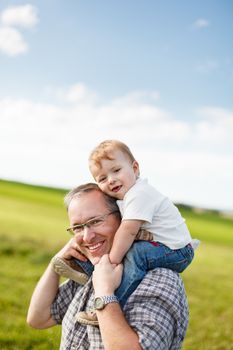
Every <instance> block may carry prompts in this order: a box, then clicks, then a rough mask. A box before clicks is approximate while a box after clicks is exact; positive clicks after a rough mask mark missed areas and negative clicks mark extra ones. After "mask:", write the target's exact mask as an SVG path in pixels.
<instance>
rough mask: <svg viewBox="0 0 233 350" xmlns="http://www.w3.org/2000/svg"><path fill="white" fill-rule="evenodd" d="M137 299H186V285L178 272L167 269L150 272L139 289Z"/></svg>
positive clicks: (136, 292) (136, 294)
mask: <svg viewBox="0 0 233 350" xmlns="http://www.w3.org/2000/svg"><path fill="white" fill-rule="evenodd" d="M134 293H135V297H136V298H140V297H142V296H144V297H146V298H148V299H149V298H150V297H156V296H157V297H160V298H162V299H163V298H166V299H169V300H170V301H171V302H172V300H174V301H175V300H177V299H183V300H185V299H186V294H185V289H184V284H183V281H182V279H181V277H180V276H179V274H178V273H177V272H174V271H172V270H169V269H165V268H156V269H154V270H151V271H149V272H148V273H147V274H146V276H145V277H144V279H143V280H142V281H141V283H140V284H139V286H138V287H137V289H136V291H135V292H134Z"/></svg>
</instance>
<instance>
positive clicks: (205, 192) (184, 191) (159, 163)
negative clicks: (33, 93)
mask: <svg viewBox="0 0 233 350" xmlns="http://www.w3.org/2000/svg"><path fill="white" fill-rule="evenodd" d="M74 86H76V87H79V88H80V87H81V86H82V88H83V89H77V91H76V92H77V95H75V96H76V97H75V98H74V100H75V101H78V102H77V103H73V99H71V100H72V103H70V104H66V105H65V106H64V105H62V107H61V106H59V105H57V104H54V103H53V104H52V103H50V104H48V103H35V102H33V101H30V100H14V99H4V100H0V122H1V128H0V159H1V168H0V177H8V178H12V179H18V180H23V181H28V182H32V183H41V184H49V185H54V186H65V187H69V188H70V187H72V186H75V185H77V184H79V183H82V182H85V181H89V180H91V176H90V174H89V172H88V167H87V158H88V155H89V152H90V151H91V150H92V148H93V147H94V146H96V144H98V143H99V142H101V141H102V140H104V139H109V138H115V139H120V140H122V141H123V142H126V143H127V144H128V145H129V146H130V148H131V149H132V151H133V153H134V154H135V156H136V158H137V159H138V161H139V162H140V166H141V174H142V176H146V177H148V178H149V179H150V182H151V183H152V184H153V185H154V186H156V187H157V188H158V189H159V190H161V191H162V192H164V193H166V194H167V195H168V196H169V197H171V198H172V199H173V200H176V201H182V202H186V203H190V204H195V205H199V206H204V207H211V208H221V209H233V199H232V198H233V193H232V192H233V190H232V177H233V161H232V153H233V141H232V134H233V111H228V110H226V109H223V108H216V107H213V106H208V107H202V108H200V109H199V110H198V111H197V112H196V119H195V121H190V122H188V121H180V120H176V119H175V118H174V116H173V115H171V114H170V113H168V112H167V111H166V110H163V109H161V108H158V107H157V106H156V105H155V104H154V103H149V102H145V101H141V96H140V94H134V92H132V93H129V94H128V95H126V96H122V97H121V98H116V99H113V100H112V101H110V102H108V103H101V102H100V101H99V100H97V103H94V104H93V101H92V98H91V97H90V102H89V101H88V97H87V96H90V95H89V89H88V87H86V86H85V85H80V84H77V85H74ZM70 89H71V90H70V91H72V89H74V90H73V91H75V88H74V87H71V88H70ZM58 90H59V89H58ZM67 91H69V89H66V90H65V92H66V93H67ZM65 95H66V94H65ZM129 95H130V96H134V99H131V102H129V99H128V98H127V96H129ZM63 97H64V95H62V98H63Z"/></svg>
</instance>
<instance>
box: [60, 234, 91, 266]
mask: <svg viewBox="0 0 233 350" xmlns="http://www.w3.org/2000/svg"><path fill="white" fill-rule="evenodd" d="M56 256H58V257H59V258H64V259H67V260H70V259H72V258H75V259H78V260H81V261H87V258H86V257H85V256H84V255H83V254H82V253H81V252H80V251H79V246H78V244H77V242H76V239H75V237H74V238H71V239H70V240H69V242H68V243H67V244H66V245H65V246H64V247H63V248H62V249H61V250H60V251H59V252H58V253H57V254H56Z"/></svg>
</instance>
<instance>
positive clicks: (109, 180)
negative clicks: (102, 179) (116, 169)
mask: <svg viewBox="0 0 233 350" xmlns="http://www.w3.org/2000/svg"><path fill="white" fill-rule="evenodd" d="M108 182H109V184H110V185H111V184H113V183H114V182H115V179H114V177H113V176H109V178H108Z"/></svg>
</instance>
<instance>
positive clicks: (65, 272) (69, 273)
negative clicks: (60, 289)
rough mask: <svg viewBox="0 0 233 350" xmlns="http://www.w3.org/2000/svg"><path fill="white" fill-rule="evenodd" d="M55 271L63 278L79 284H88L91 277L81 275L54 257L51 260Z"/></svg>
mask: <svg viewBox="0 0 233 350" xmlns="http://www.w3.org/2000/svg"><path fill="white" fill-rule="evenodd" d="M51 262H52V266H53V269H54V271H55V272H56V273H57V274H58V275H60V276H63V277H66V278H69V279H71V280H73V281H75V282H77V283H79V284H82V285H83V284H86V283H87V281H88V279H89V277H88V276H87V275H86V274H85V273H81V272H78V271H75V270H74V269H72V268H71V267H70V266H69V265H67V264H66V263H65V262H64V261H63V260H62V259H61V258H59V257H56V256H55V257H53V259H52V260H51Z"/></svg>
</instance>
